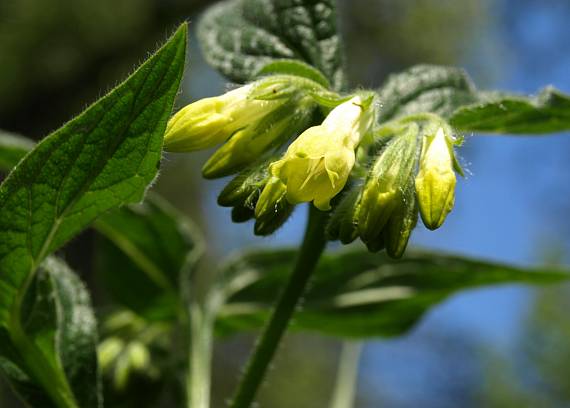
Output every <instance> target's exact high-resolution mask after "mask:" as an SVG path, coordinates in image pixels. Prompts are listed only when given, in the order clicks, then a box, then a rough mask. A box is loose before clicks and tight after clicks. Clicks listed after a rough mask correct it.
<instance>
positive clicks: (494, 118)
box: [450, 87, 570, 133]
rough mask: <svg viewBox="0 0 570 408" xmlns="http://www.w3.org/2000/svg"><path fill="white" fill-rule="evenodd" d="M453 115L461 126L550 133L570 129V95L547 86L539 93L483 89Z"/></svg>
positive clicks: (452, 121)
mask: <svg viewBox="0 0 570 408" xmlns="http://www.w3.org/2000/svg"><path fill="white" fill-rule="evenodd" d="M479 100H480V101H479V102H477V103H475V104H471V105H466V106H462V107H460V108H459V109H457V110H456V111H455V112H454V113H453V115H452V116H451V118H450V122H451V124H452V125H453V126H454V127H456V128H457V129H460V130H467V131H473V132H490V133H549V132H561V131H565V130H570V96H568V95H566V94H563V93H562V92H560V91H558V90H556V89H554V88H552V87H548V88H545V89H544V90H542V91H541V92H540V93H539V94H538V95H537V96H536V97H529V98H526V97H523V96H516V95H505V94H502V93H494V92H489V93H483V92H482V93H480V94H479Z"/></svg>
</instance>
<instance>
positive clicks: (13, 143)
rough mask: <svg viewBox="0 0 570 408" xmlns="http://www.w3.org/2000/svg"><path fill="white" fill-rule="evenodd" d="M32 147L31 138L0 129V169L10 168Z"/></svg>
mask: <svg viewBox="0 0 570 408" xmlns="http://www.w3.org/2000/svg"><path fill="white" fill-rule="evenodd" d="M33 147H34V142H33V141H32V140H30V139H28V138H26V137H24V136H20V135H15V134H13V133H8V132H6V131H3V130H0V171H3V172H8V171H10V170H12V168H13V167H14V166H15V165H16V164H18V162H19V161H20V160H21V159H22V157H24V156H25V155H26V153H28V152H29V151H30V150H32V148H33Z"/></svg>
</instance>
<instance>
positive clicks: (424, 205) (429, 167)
mask: <svg viewBox="0 0 570 408" xmlns="http://www.w3.org/2000/svg"><path fill="white" fill-rule="evenodd" d="M453 162H454V153H453V147H452V143H451V140H450V139H449V138H448V137H447V135H446V134H445V132H444V131H443V128H441V127H440V128H439V129H438V130H437V132H436V134H435V135H430V136H425V140H424V145H423V147H422V154H421V158H420V170H419V172H418V175H417V176H416V180H415V185H416V193H417V196H418V201H419V206H420V213H421V216H422V220H423V222H424V224H425V226H426V227H427V228H429V229H432V230H433V229H436V228H439V227H440V226H441V225H442V224H443V221H444V220H445V217H446V216H447V214H448V213H449V212H450V211H451V209H452V208H453V204H454V201H455V182H456V177H455V172H454V171H453Z"/></svg>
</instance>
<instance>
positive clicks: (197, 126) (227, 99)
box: [164, 84, 282, 152]
mask: <svg viewBox="0 0 570 408" xmlns="http://www.w3.org/2000/svg"><path fill="white" fill-rule="evenodd" d="M252 89H253V85H251V84H250V85H245V86H242V87H240V88H237V89H234V90H232V91H230V92H227V93H225V94H223V95H221V96H216V97H212V98H205V99H201V100H199V101H197V102H194V103H191V104H190V105H188V106H186V107H184V108H183V109H181V110H180V111H178V112H177V113H176V114H175V115H174V116H173V117H172V118H171V119H170V121H169V122H168V125H167V127H166V133H165V136H164V149H165V150H167V151H171V152H189V151H194V150H200V149H207V148H210V147H213V146H216V145H218V144H220V143H223V142H224V141H226V140H227V139H228V138H229V137H230V136H231V135H232V134H233V133H234V132H236V131H237V130H239V129H241V128H244V127H246V126H247V125H249V124H251V123H254V122H256V121H258V120H259V119H260V118H261V117H263V116H264V115H266V114H268V113H270V112H272V111H273V110H274V109H275V108H276V107H278V106H280V105H281V104H282V101H267V100H258V99H253V98H249V94H250V92H251V91H252Z"/></svg>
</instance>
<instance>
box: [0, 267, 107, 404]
mask: <svg viewBox="0 0 570 408" xmlns="http://www.w3.org/2000/svg"><path fill="white" fill-rule="evenodd" d="M22 326H23V331H24V332H23V333H22V336H24V337H23V338H19V339H17V340H16V341H18V342H19V344H16V343H14V341H13V336H10V334H8V333H7V332H6V331H5V329H4V328H2V329H0V338H1V340H0V344H1V346H2V347H1V348H0V367H2V369H3V371H4V373H5V375H6V376H7V378H8V379H9V380H10V382H11V384H12V385H13V387H14V388H15V390H16V391H17V392H18V393H19V395H20V396H21V397H22V398H23V399H24V400H26V401H27V402H28V403H29V404H30V406H33V407H52V406H73V405H71V404H73V403H76V404H77V405H78V406H81V407H86V408H91V407H100V406H102V400H101V389H100V379H99V373H98V369H97V353H96V347H97V322H96V320H95V314H94V313H93V310H92V308H91V301H90V298H89V294H88V292H87V289H86V288H85V286H84V285H83V283H82V282H81V281H80V280H79V278H78V277H77V276H76V275H75V274H74V273H73V271H71V269H69V267H68V266H67V265H66V264H65V263H64V262H63V261H61V260H58V259H56V258H53V257H50V258H48V259H46V261H45V262H44V263H43V264H42V265H41V266H40V268H39V269H38V272H37V273H36V275H35V276H34V279H33V282H32V283H31V285H30V290H29V291H28V293H27V294H26V297H25V299H24V304H23V309H22ZM11 337H12V338H11ZM22 344H25V346H24V347H22ZM38 353H41V354H38ZM39 371H43V374H42V375H43V376H44V378H43V381H44V382H43V383H42V382H41V381H39V380H38V379H37V375H38V374H37V373H38V372H39ZM45 381H47V382H48V384H50V385H51V386H52V387H53V388H52V389H46V383H45ZM65 383H67V384H68V385H69V388H70V391H71V392H72V393H73V395H74V400H75V401H74V402H73V401H67V402H65V398H67V397H69V396H65V395H59V396H55V397H54V396H53V393H54V392H61V391H62V390H61V389H59V388H58V387H61V386H64V387H65V385H62V384H65ZM50 394H52V395H50ZM58 398H61V400H60V401H57V399H58ZM54 399H55V400H56V402H55V403H54ZM64 404H68V405H64Z"/></svg>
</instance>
